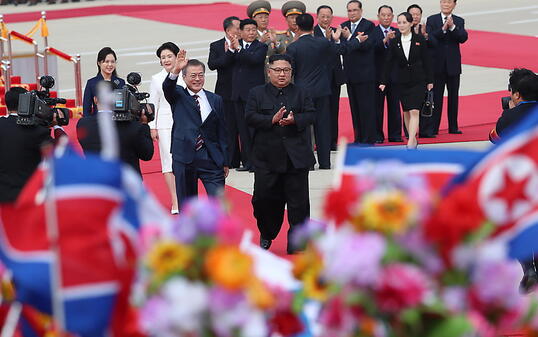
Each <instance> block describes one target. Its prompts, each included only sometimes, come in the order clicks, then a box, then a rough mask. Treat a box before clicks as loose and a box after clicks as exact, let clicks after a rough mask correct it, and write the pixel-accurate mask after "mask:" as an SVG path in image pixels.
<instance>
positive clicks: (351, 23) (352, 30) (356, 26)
mask: <svg viewBox="0 0 538 337" xmlns="http://www.w3.org/2000/svg"><path fill="white" fill-rule="evenodd" d="M361 21H362V17H361V18H360V19H359V21H357V22H355V23H353V22H350V26H349V30H350V31H351V35H349V37H348V38H347V39H348V40H351V36H352V35H353V33H355V31H356V30H357V28H359V25H360V23H361ZM353 25H355V29H353ZM358 41H359V42H361V41H360V40H358Z"/></svg>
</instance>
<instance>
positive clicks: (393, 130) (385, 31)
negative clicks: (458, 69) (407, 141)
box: [371, 5, 402, 143]
mask: <svg viewBox="0 0 538 337" xmlns="http://www.w3.org/2000/svg"><path fill="white" fill-rule="evenodd" d="M377 17H378V19H379V25H378V26H377V27H375V29H374V30H373V32H372V37H371V38H372V39H373V40H374V43H375V69H376V82H377V84H378V85H379V84H380V83H381V76H382V74H383V71H384V68H385V64H386V59H387V52H388V50H389V45H390V43H391V41H392V40H393V39H394V38H395V37H396V34H398V33H399V32H398V30H397V29H395V28H393V27H391V26H390V24H391V23H392V20H393V19H394V12H393V10H392V7H390V6H387V5H383V6H381V7H379V9H378V10H377ZM390 74H391V75H390V77H389V81H388V82H387V84H386V87H385V91H381V90H379V88H376V95H375V100H376V102H375V110H376V128H377V137H376V143H383V142H384V140H385V134H384V133H383V119H384V118H383V117H384V110H385V98H386V99H387V125H388V139H389V142H401V141H402V112H401V110H400V97H399V95H398V85H397V84H396V77H397V75H396V74H397V72H396V70H395V69H392V70H391V71H390Z"/></svg>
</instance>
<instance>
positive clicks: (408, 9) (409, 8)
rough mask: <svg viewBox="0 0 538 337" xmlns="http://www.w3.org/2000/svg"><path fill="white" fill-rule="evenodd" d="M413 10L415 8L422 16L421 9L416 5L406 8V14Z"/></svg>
mask: <svg viewBox="0 0 538 337" xmlns="http://www.w3.org/2000/svg"><path fill="white" fill-rule="evenodd" d="M413 8H416V9H418V10H419V11H420V14H422V8H421V7H420V6H419V5H417V4H412V5H411V6H409V7H407V12H409V11H410V10H412V9H413Z"/></svg>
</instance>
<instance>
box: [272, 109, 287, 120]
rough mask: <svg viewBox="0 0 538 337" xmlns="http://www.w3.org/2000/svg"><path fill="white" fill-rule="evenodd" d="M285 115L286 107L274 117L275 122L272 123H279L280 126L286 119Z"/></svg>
mask: <svg viewBox="0 0 538 337" xmlns="http://www.w3.org/2000/svg"><path fill="white" fill-rule="evenodd" d="M285 113H286V107H285V106H283V107H281V108H280V109H279V110H278V111H277V112H276V114H274V115H273V121H272V122H273V124H277V123H279V124H280V121H281V120H282V118H283V117H284V114H285Z"/></svg>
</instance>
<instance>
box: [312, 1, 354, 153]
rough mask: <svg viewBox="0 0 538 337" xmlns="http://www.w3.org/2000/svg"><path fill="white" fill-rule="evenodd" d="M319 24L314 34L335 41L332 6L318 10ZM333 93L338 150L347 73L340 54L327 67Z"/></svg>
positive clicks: (333, 143)
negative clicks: (341, 107)
mask: <svg viewBox="0 0 538 337" xmlns="http://www.w3.org/2000/svg"><path fill="white" fill-rule="evenodd" d="M317 17H318V24H317V25H316V26H315V27H314V36H316V37H323V38H326V39H327V40H329V41H332V42H335V41H334V39H333V34H332V32H336V27H331V23H332V19H333V10H332V8H331V7H329V6H326V5H323V6H320V7H318V10H317ZM327 72H328V74H329V83H330V87H331V95H330V97H329V105H330V111H331V150H333V151H335V150H336V145H337V143H338V115H339V110H340V94H341V88H342V84H344V83H346V75H345V73H344V70H343V69H342V57H341V56H340V55H338V54H336V55H332V56H331V58H330V60H329V65H328V67H327Z"/></svg>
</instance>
